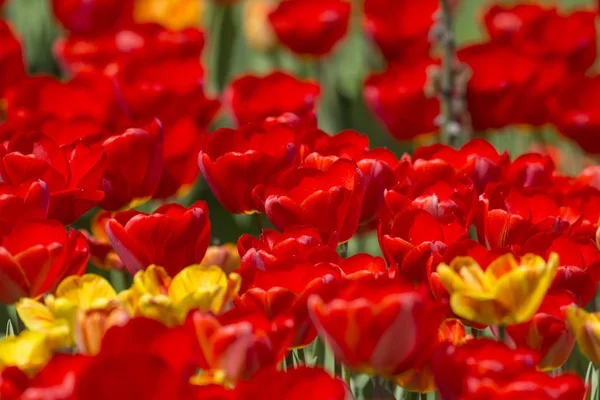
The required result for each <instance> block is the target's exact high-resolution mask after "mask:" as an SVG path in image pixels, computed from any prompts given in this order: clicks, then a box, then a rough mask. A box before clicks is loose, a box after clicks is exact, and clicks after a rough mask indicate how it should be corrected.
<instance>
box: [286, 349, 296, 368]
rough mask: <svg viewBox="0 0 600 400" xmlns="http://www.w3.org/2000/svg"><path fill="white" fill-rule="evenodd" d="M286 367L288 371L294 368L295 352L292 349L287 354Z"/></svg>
mask: <svg viewBox="0 0 600 400" xmlns="http://www.w3.org/2000/svg"><path fill="white" fill-rule="evenodd" d="M285 369H286V371H287V370H290V369H294V353H292V352H291V351H288V353H287V355H286V356H285Z"/></svg>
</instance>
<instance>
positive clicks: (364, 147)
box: [302, 130, 398, 224]
mask: <svg viewBox="0 0 600 400" xmlns="http://www.w3.org/2000/svg"><path fill="white" fill-rule="evenodd" d="M312 134H313V136H315V137H313V138H312V139H313V140H314V143H310V144H309V143H307V141H303V144H304V145H305V146H303V149H302V151H303V153H305V152H307V151H313V153H311V154H309V155H308V156H306V157H304V160H303V164H304V165H309V166H315V167H317V168H318V166H319V165H320V164H321V163H327V162H333V161H334V160H336V159H337V158H338V157H339V158H346V159H349V160H352V161H354V162H356V165H357V166H358V169H360V172H361V173H362V176H363V184H364V190H365V196H364V200H363V205H362V211H361V215H360V223H361V224H362V223H367V222H370V221H371V220H373V218H374V217H375V215H376V214H377V213H378V212H379V209H380V208H381V205H382V204H383V193H384V191H385V190H387V189H390V188H391V187H392V186H393V185H394V184H395V183H396V181H397V178H396V176H395V174H394V168H395V167H396V165H397V164H398V160H397V159H396V156H395V155H394V153H392V152H391V151H389V150H387V149H383V148H379V149H373V150H369V137H368V136H367V135H361V134H359V133H358V132H356V131H352V130H347V131H342V132H340V133H337V134H335V135H332V136H330V135H328V134H326V133H325V132H323V131H319V130H315V131H313V132H312ZM306 147H308V148H309V149H310V150H307V149H306ZM303 156H304V154H303Z"/></svg>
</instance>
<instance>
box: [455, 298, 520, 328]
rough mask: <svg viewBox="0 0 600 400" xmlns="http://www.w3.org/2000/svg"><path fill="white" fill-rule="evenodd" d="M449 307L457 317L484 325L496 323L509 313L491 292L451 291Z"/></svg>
mask: <svg viewBox="0 0 600 400" xmlns="http://www.w3.org/2000/svg"><path fill="white" fill-rule="evenodd" d="M450 307H452V311H454V313H455V314H456V315H458V316H459V317H462V318H464V319H466V320H469V321H473V322H476V323H479V324H484V325H495V324H498V323H499V322H500V321H501V320H502V319H504V318H505V316H506V315H507V314H508V313H509V310H507V309H506V308H504V307H503V306H502V304H501V303H498V302H497V301H496V299H494V298H493V294H492V293H484V292H482V293H469V294H463V293H458V292H457V293H453V294H452V295H451V296H450Z"/></svg>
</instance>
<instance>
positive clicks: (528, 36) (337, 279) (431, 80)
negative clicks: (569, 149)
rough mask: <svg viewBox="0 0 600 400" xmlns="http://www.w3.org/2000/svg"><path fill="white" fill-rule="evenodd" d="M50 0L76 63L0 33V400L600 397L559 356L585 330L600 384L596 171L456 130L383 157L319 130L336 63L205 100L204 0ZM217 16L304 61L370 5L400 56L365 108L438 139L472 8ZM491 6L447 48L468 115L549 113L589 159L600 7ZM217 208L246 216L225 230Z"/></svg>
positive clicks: (585, 346)
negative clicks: (239, 20)
mask: <svg viewBox="0 0 600 400" xmlns="http://www.w3.org/2000/svg"><path fill="white" fill-rule="evenodd" d="M49 3H50V4H51V5H52V12H53V15H54V17H55V19H56V20H57V22H58V23H60V25H61V26H62V28H64V29H63V31H62V34H61V37H60V38H59V39H57V41H56V42H55V43H54V48H53V50H54V56H55V58H56V61H57V63H58V66H59V68H60V69H61V73H62V74H63V78H58V77H53V76H46V75H28V74H26V72H25V64H24V62H23V50H22V46H21V43H20V41H19V40H18V39H17V37H16V36H15V34H14V32H13V29H12V28H11V26H10V25H9V23H7V22H5V21H3V20H0V100H1V103H0V106H1V108H0V111H2V113H0V304H3V305H6V306H8V307H10V308H11V310H14V314H15V315H14V316H13V320H11V321H14V322H9V324H8V329H7V334H6V336H4V337H2V338H0V399H7V400H34V399H39V400H41V399H46V400H60V399H62V400H66V399H69V400H84V399H85V400H90V399H91V400H94V399H109V398H110V399H161V400H164V399H184V400H196V399H217V400H218V399H221V400H250V399H272V398H274V399H291V400H295V399H305V398H307V397H313V398H315V399H323V400H353V399H355V398H357V399H363V398H380V397H382V398H383V397H384V396H385V398H395V399H399V398H400V397H398V396H403V397H402V398H408V399H412V398H419V397H420V398H421V399H426V398H427V396H428V393H433V392H435V393H436V396H439V397H440V398H441V399H442V400H480V399H494V400H495V399H516V398H523V399H535V400H538V399H539V400H584V399H588V398H589V397H588V396H590V392H592V391H593V390H597V391H598V393H600V389H598V385H599V383H598V379H597V378H596V379H586V380H584V379H583V378H582V377H581V376H580V375H577V374H576V373H574V372H572V371H570V369H571V365H570V364H569V362H568V361H569V360H570V359H572V358H579V359H582V356H581V355H579V354H578V353H577V352H575V351H574V348H575V344H576V343H578V344H579V348H580V349H581V352H582V353H583V354H584V355H585V357H587V358H588V359H589V360H590V371H592V370H593V371H595V372H594V373H599V374H600V372H598V371H600V313H597V312H595V309H596V292H597V290H598V284H599V282H600V228H599V221H600V167H599V166H589V167H586V168H580V170H579V171H577V173H575V174H567V173H566V172H564V171H562V170H561V169H560V166H558V165H557V164H556V162H555V160H554V159H553V158H552V157H551V156H549V155H546V154H541V153H537V152H523V154H520V155H518V156H516V155H512V156H511V154H509V153H508V152H506V151H504V152H501V151H499V150H498V149H497V148H496V147H495V146H494V145H492V144H491V143H490V142H488V141H486V140H485V139H483V138H481V137H476V138H473V139H470V140H468V139H466V138H465V137H464V135H463V136H461V139H463V140H462V142H463V143H461V144H462V146H460V147H458V146H454V143H452V145H449V144H442V143H435V144H430V145H422V146H419V147H417V148H415V149H414V151H412V152H410V153H408V152H407V153H403V154H400V153H396V152H394V151H392V150H391V149H388V148H384V147H375V146H372V145H371V142H372V141H371V140H370V139H372V138H370V137H369V136H368V135H366V134H362V133H359V132H358V131H356V130H352V129H344V130H340V129H338V130H333V129H324V126H323V125H324V124H322V123H320V121H321V119H320V118H321V111H322V110H320V109H319V102H320V101H321V96H322V90H323V92H325V91H326V87H325V85H322V84H323V83H324V82H323V77H322V76H318V78H320V81H319V79H317V80H313V79H311V78H309V77H306V76H304V74H293V73H291V72H289V71H284V70H279V69H277V68H276V69H275V70H273V71H271V72H270V73H268V74H264V75H254V74H242V75H239V76H237V77H235V78H234V79H232V80H230V81H228V82H226V84H225V85H224V87H220V88H218V89H219V90H221V89H222V90H221V92H220V93H219V94H215V93H213V91H212V90H213V89H214V88H212V87H210V85H208V84H207V85H205V84H204V80H205V76H208V75H206V73H205V64H204V63H203V59H202V58H201V55H202V51H203V47H204V44H205V43H204V41H205V35H204V32H203V31H202V30H201V29H200V27H199V26H198V24H197V22H198V20H199V19H200V17H201V16H203V15H204V13H205V12H206V10H205V7H208V6H207V4H205V1H192V0H189V1H188V0H173V1H166V0H165V1H155V0H88V1H83V0H52V1H51V2H49ZM213 3H214V4H211V5H210V6H211V7H213V8H214V9H215V10H217V11H216V13H217V14H218V15H221V17H223V19H225V20H227V19H228V18H232V19H233V14H232V13H233V11H234V10H236V9H237V7H244V8H243V15H246V16H247V18H246V20H245V21H244V29H245V33H246V39H247V40H248V42H249V43H250V44H251V45H252V46H254V47H257V48H262V50H264V51H281V50H274V49H275V48H276V47H277V46H278V45H279V46H280V47H282V48H285V49H287V50H286V51H289V52H291V53H293V54H296V55H297V56H299V57H301V59H303V60H308V61H306V62H307V63H309V64H310V65H313V64H317V65H319V63H321V62H323V60H325V59H327V57H331V55H332V54H333V53H334V52H335V51H336V49H338V48H339V47H340V46H341V43H342V41H343V40H345V39H348V38H347V36H349V35H350V34H351V32H352V29H353V24H354V22H355V19H357V18H358V19H359V20H360V21H359V24H358V25H362V27H363V29H364V31H365V32H366V35H367V37H368V38H369V40H371V41H373V42H374V44H375V48H376V49H377V51H379V52H380V53H381V54H382V55H383V57H384V58H385V60H386V62H387V66H386V69H385V71H384V72H380V73H377V74H374V75H371V76H369V77H367V79H366V80H365V81H364V98H365V100H366V103H367V106H368V107H370V108H371V110H372V111H373V112H374V114H375V115H377V116H378V117H379V118H380V120H381V122H382V123H383V124H384V125H385V127H386V128H387V129H388V130H389V132H390V133H391V135H392V136H394V137H395V138H397V139H401V140H405V139H414V138H415V137H416V136H417V135H420V134H423V133H431V132H435V131H437V130H438V129H439V124H440V112H441V108H443V107H442V106H443V105H444V104H443V99H444V98H445V97H447V96H445V93H444V89H443V86H444V82H443V79H442V77H441V75H442V69H443V68H444V67H448V65H444V64H445V62H443V60H440V59H437V58H436V56H434V54H435V50H436V45H438V44H440V42H444V40H448V38H440V36H444V35H447V34H448V32H441V31H443V29H442V28H441V25H440V24H441V23H442V21H440V19H443V18H444V17H449V15H446V14H448V13H451V12H452V10H453V8H454V7H458V4H450V3H457V2H448V1H445V0H443V1H442V4H443V5H445V7H443V8H442V9H440V2H439V1H438V0H422V1H420V2H414V1H410V0H364V2H352V1H350V0H281V1H277V0H256V1H247V2H245V4H243V5H241V4H236V3H238V2H236V1H233V0H219V1H217V0H213ZM358 3H360V4H361V5H363V6H364V7H363V8H364V9H363V10H362V11H361V12H358V11H357V10H356V9H357V8H360V7H359V6H358ZM417 3H418V4H417ZM1 6H2V1H0V7H1ZM213 11H214V10H213ZM363 11H364V12H363ZM219 13H220V14H219ZM440 15H441V16H440ZM484 21H485V28H486V31H487V34H488V37H489V39H488V40H487V41H486V42H484V43H479V44H474V45H469V46H467V47H463V48H460V49H458V51H457V52H456V54H455V55H456V57H455V59H454V60H453V62H452V63H451V64H452V66H451V68H453V69H454V70H453V71H450V72H451V74H450V75H454V77H455V78H456V82H454V83H455V85H456V87H455V88H453V89H452V93H449V95H450V97H453V98H454V100H455V101H456V100H457V99H458V100H460V101H459V103H461V102H463V103H464V105H463V107H462V108H461V107H457V110H455V111H457V115H458V119H457V121H458V122H460V124H464V123H466V122H465V121H467V120H468V121H470V122H469V124H470V125H471V127H472V128H473V131H474V132H476V133H477V135H479V133H483V132H484V131H488V130H492V129H499V128H504V127H506V126H509V125H515V124H519V125H528V126H532V127H538V128H539V127H540V126H542V125H545V124H554V125H555V126H556V127H558V128H559V129H560V130H561V132H562V133H564V134H565V135H567V136H569V137H571V138H572V139H574V140H575V141H577V142H578V143H579V144H580V145H581V147H582V148H583V149H584V150H586V151H588V152H592V153H594V152H599V153H600V147H598V143H600V140H598V138H599V137H600V125H594V124H596V121H594V118H595V114H594V113H593V112H594V111H595V110H594V108H595V107H596V106H593V104H592V103H594V96H597V94H596V93H595V92H594V89H595V85H596V81H598V77H595V76H593V75H589V74H587V75H586V72H587V70H588V69H589V68H590V67H591V66H592V64H593V63H594V62H595V58H596V30H595V25H594V24H595V14H594V12H592V11H574V12H571V13H570V14H566V13H565V12H563V11H559V10H558V9H557V8H552V7H543V6H539V5H536V4H526V5H523V4H520V5H515V6H511V7H508V6H504V5H503V6H500V5H496V6H493V7H491V8H489V9H487V11H486V13H485V16H484ZM230 22H232V21H230ZM215 30H216V29H215ZM210 33H211V34H212V33H215V32H210ZM207 37H208V36H207ZM211 40H214V38H213V39H211ZM257 41H258V42H257ZM550 44H552V45H550ZM276 54H277V53H276ZM220 56H223V55H220ZM445 61H446V62H447V61H448V60H445ZM217 64H218V63H217ZM454 64H455V65H454ZM209 72H210V73H211V74H217V73H219V71H213V70H211V71H209ZM296 75H298V76H296ZM598 82H600V81H598ZM217 86H218V85H217ZM359 86H360V85H359ZM430 92H431V93H430ZM324 96H325V93H323V97H324ZM455 105H456V104H454V105H453V104H446V106H450V107H454V106H455ZM221 106H222V109H223V111H224V113H223V114H224V116H223V117H224V118H225V119H227V120H229V121H230V122H231V123H230V124H226V123H219V124H217V123H216V122H215V121H216V120H217V119H218V118H217V117H218V116H219V112H220V110H221ZM451 114H452V113H451ZM441 119H443V118H441ZM457 121H445V122H457ZM598 124H600V121H599V122H598ZM223 125H226V126H223ZM462 128H464V127H462ZM462 128H461V129H462ZM461 129H459V132H460V133H465V131H464V130H461ZM465 134H466V133H465ZM200 179H201V182H197V180H200ZM200 186H204V187H205V190H201V189H200ZM207 194H210V196H207ZM209 204H210V209H211V211H214V210H215V208H216V209H217V211H218V212H217V214H218V215H223V214H224V213H229V214H236V216H235V217H236V219H235V220H236V221H251V220H252V219H253V220H254V222H255V223H256V230H254V231H252V232H251V233H244V234H242V235H241V236H239V237H237V236H236V238H237V243H225V244H220V243H219V242H220V240H219V239H220V238H219V237H216V235H215V231H217V228H221V225H223V224H224V222H223V221H222V220H219V219H218V218H215V217H214V214H213V215H212V219H211V218H210V216H209ZM248 225H250V223H249V224H248ZM211 228H213V229H212V231H211ZM246 232H248V230H247V231H246ZM211 234H212V236H211ZM368 238H373V239H376V240H377V243H378V246H377V249H376V251H375V252H376V253H377V254H381V257H380V256H379V255H377V254H371V253H374V252H367V251H365V249H366V246H365V243H366V241H367V240H368ZM349 248H351V249H352V250H351V251H349ZM354 249H358V250H356V251H355V250H354ZM109 277H110V279H109ZM115 277H116V278H120V279H115ZM117 281H120V283H119V284H117ZM586 309H587V310H590V312H588V311H586ZM563 369H564V370H565V372H564V373H563ZM593 382H595V383H593ZM598 393H597V394H595V396H596V397H595V399H596V400H598V399H599V398H600V397H597V396H599V394H598ZM394 396H396V397H394Z"/></svg>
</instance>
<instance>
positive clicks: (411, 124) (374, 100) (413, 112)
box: [364, 60, 440, 140]
mask: <svg viewBox="0 0 600 400" xmlns="http://www.w3.org/2000/svg"><path fill="white" fill-rule="evenodd" d="M433 65H435V62H433V61H430V60H427V61H423V62H418V63H414V64H405V63H394V64H391V65H390V66H389V67H388V68H387V70H386V71H384V72H382V73H379V74H375V75H371V76H369V77H368V78H367V80H366V81H365V87H364V98H365V101H366V103H367V105H368V106H369V108H370V109H371V111H372V112H373V113H374V114H375V115H377V117H378V118H379V119H380V120H381V122H382V123H383V125H385V127H386V128H387V130H388V132H389V133H390V134H391V135H392V136H394V137H395V138H396V139H399V140H410V139H412V138H414V137H415V136H418V135H420V134H423V133H433V132H437V131H438V129H439V128H438V126H437V125H436V124H435V118H436V117H437V116H438V115H439V114H440V101H439V100H438V99H437V98H436V97H435V96H428V95H427V94H426V93H425V86H426V83H427V79H428V78H427V69H428V68H429V67H431V66H433Z"/></svg>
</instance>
